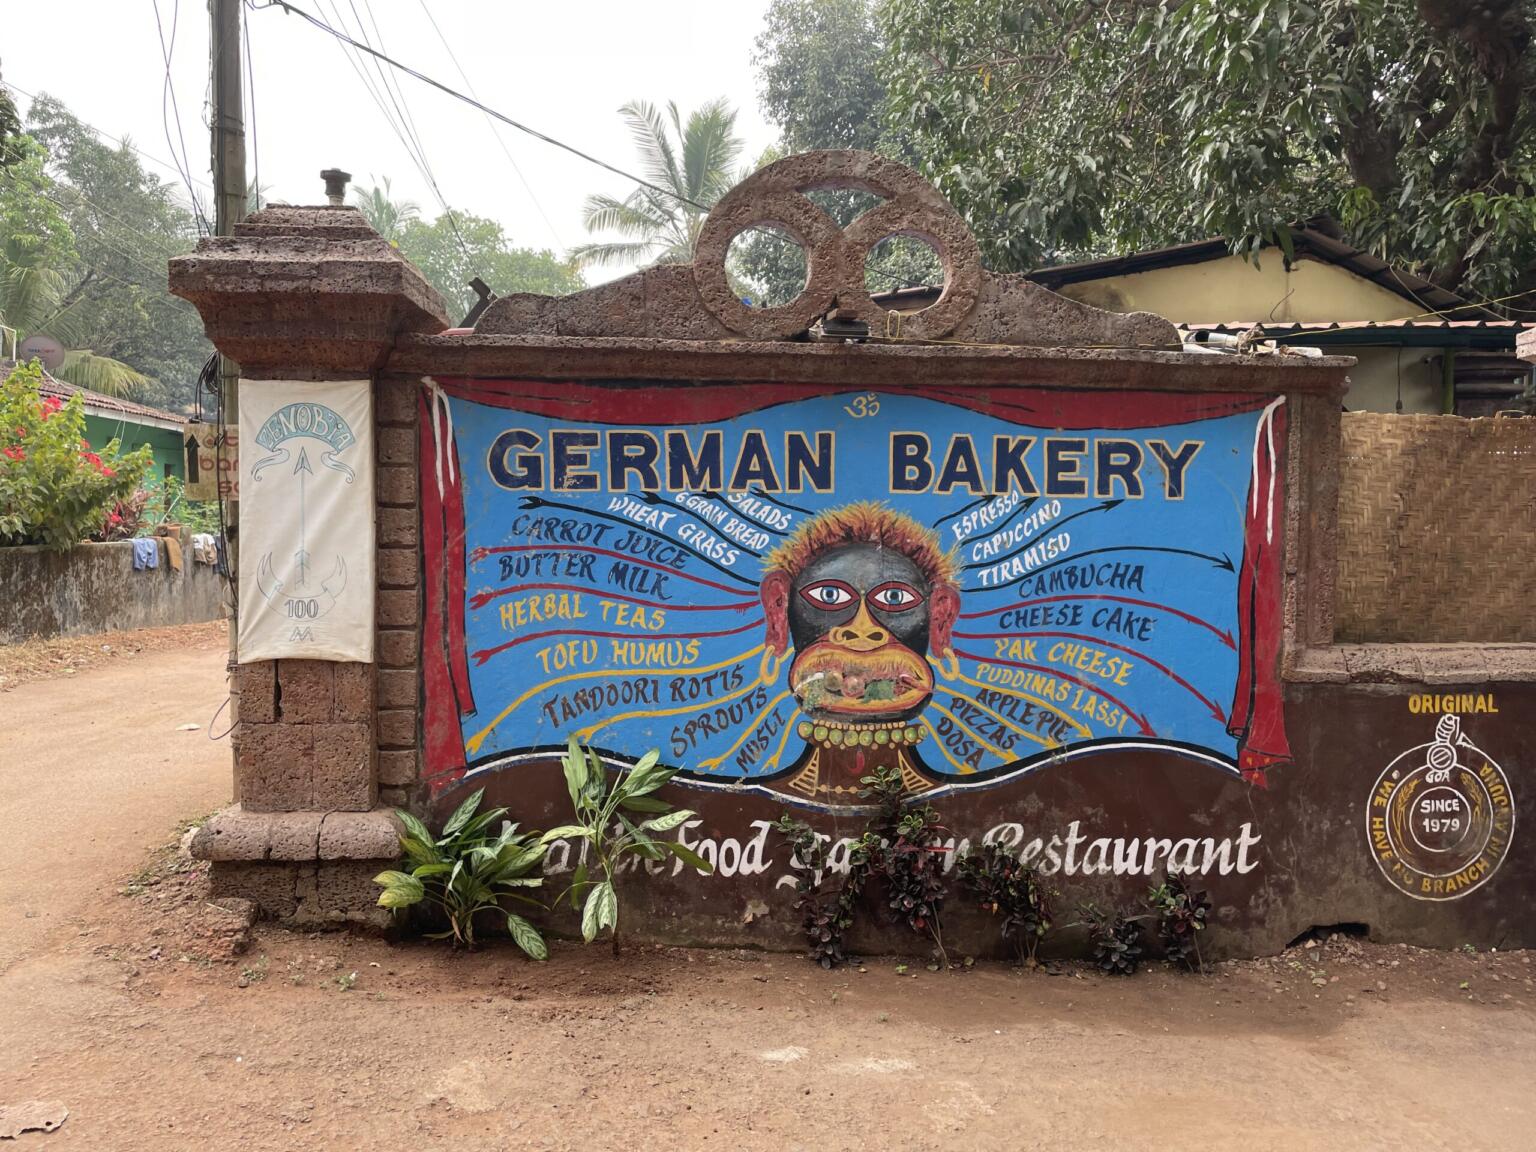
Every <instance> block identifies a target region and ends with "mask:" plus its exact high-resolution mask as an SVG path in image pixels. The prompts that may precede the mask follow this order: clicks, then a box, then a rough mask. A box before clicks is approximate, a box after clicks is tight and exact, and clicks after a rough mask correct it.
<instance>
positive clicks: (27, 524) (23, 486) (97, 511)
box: [0, 362, 153, 550]
mask: <svg viewBox="0 0 1536 1152" xmlns="http://www.w3.org/2000/svg"><path fill="white" fill-rule="evenodd" d="M41 384H42V369H40V368H39V367H38V366H37V364H36V362H33V363H31V364H23V365H20V366H18V367H17V368H15V369H13V370H12V371H11V373H10V374H9V375H8V376H7V377H6V378H5V379H4V380H3V381H0V545H3V544H41V545H44V546H45V547H48V548H56V549H60V550H63V549H66V548H72V547H74V546H75V545H76V544H78V543H80V542H81V541H82V540H85V539H86V538H87V537H89V536H90V535H91V534H92V533H93V532H97V531H99V530H101V529H102V528H103V526H104V525H107V524H109V523H110V520H111V516H112V514H113V510H114V508H115V506H116V505H117V504H118V502H119V501H122V500H126V499H128V498H129V497H130V496H131V495H132V493H133V492H135V491H136V490H137V489H138V488H139V486H140V484H141V483H142V481H143V479H144V475H145V473H146V472H147V471H148V470H149V466H150V464H151V463H152V461H153V453H152V452H151V451H150V449H149V447H148V445H146V446H144V447H142V448H137V449H135V450H134V451H132V452H128V453H124V454H122V455H119V454H118V442H117V441H116V440H113V441H112V442H111V443H109V444H108V445H107V446H106V447H105V448H103V449H102V450H101V452H100V453H99V454H98V453H96V452H94V451H92V450H91V445H90V444H89V443H88V442H87V441H86V439H85V408H84V406H83V401H82V399H81V397H80V395H79V394H78V393H77V394H75V395H74V396H71V397H70V398H69V400H68V401H67V402H66V403H63V404H61V403H59V401H58V400H56V399H54V398H52V397H49V398H48V399H44V398H43V397H42V396H40V395H39V392H38V389H39V387H40V385H41Z"/></svg>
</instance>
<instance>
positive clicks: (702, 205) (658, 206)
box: [571, 97, 742, 266]
mask: <svg viewBox="0 0 1536 1152" xmlns="http://www.w3.org/2000/svg"><path fill="white" fill-rule="evenodd" d="M619 115H621V116H623V117H624V119H625V120H626V121H627V122H628V123H629V131H630V135H631V136H633V137H634V140H635V147H636V148H637V149H638V151H639V153H640V171H641V174H642V175H643V176H644V177H645V179H646V180H647V181H649V182H650V184H652V185H655V187H646V186H645V185H643V184H642V185H637V186H636V187H635V190H634V191H633V192H631V193H630V194H629V195H628V196H626V197H625V198H624V199H623V200H615V199H614V198H613V197H612V196H601V195H598V196H588V197H587V204H586V209H585V211H584V212H583V223H585V224H586V227H587V231H588V232H616V233H618V234H619V235H620V236H622V237H623V239H622V240H606V241H596V242H593V243H591V244H581V245H578V246H577V247H576V248H575V249H573V250H572V251H571V258H572V259H573V260H575V261H576V263H577V264H578V265H579V266H585V265H590V264H597V265H603V264H642V265H643V264H681V263H686V262H687V261H689V260H692V259H693V246H694V243H695V242H696V241H697V240H698V237H699V229H700V227H702V225H703V223H704V217H705V216H706V215H708V214H709V209H710V208H711V207H712V206H713V205H714V203H715V201H717V200H719V199H720V197H721V196H723V195H724V194H725V193H726V191H727V190H728V189H730V187H731V186H732V185H734V184H735V183H736V179H737V173H736V171H735V167H736V161H737V159H738V158H739V157H740V156H741V149H742V143H741V140H740V139H739V138H738V137H737V136H736V135H735V128H736V111H735V109H733V108H731V106H730V105H729V104H727V103H726V102H725V99H724V98H723V97H722V98H721V99H718V100H711V101H710V102H709V103H708V104H705V105H704V106H703V107H702V108H699V109H696V110H695V111H694V112H693V113H692V115H690V116H689V117H688V120H687V122H686V123H684V121H683V116H682V113H681V112H679V111H678V107H677V104H676V103H675V102H672V101H669V102H668V104H667V108H666V113H665V115H663V113H662V112H661V111H660V110H659V109H657V108H656V107H655V105H653V104H650V103H647V102H646V101H644V100H634V101H631V102H630V103H628V104H626V105H624V107H622V108H620V109H619ZM658 189H660V190H658Z"/></svg>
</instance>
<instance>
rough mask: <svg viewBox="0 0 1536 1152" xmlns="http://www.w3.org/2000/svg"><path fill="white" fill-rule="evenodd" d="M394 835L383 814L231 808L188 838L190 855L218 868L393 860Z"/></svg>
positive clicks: (395, 855) (396, 853)
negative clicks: (225, 865)
mask: <svg viewBox="0 0 1536 1152" xmlns="http://www.w3.org/2000/svg"><path fill="white" fill-rule="evenodd" d="M399 837H400V832H399V828H398V827H397V825H396V824H395V819H394V817H393V816H392V815H391V814H390V810H389V809H387V808H375V809H374V810H373V811H371V812H247V811H246V810H245V809H243V808H242V807H241V806H240V805H238V804H235V805H233V806H231V807H229V808H226V809H224V810H223V811H222V812H219V813H217V814H216V815H214V816H213V817H212V818H211V819H210V820H209V821H208V822H207V823H206V824H204V825H203V826H202V827H201V828H199V829H198V830H197V834H196V835H195V836H194V837H193V838H192V855H193V856H194V857H195V858H196V859H198V860H210V861H213V862H215V863H219V862H235V861H241V862H266V861H272V862H283V863H314V862H316V861H319V860H394V859H396V858H398V856H399V855H400V838H399Z"/></svg>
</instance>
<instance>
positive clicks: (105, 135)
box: [0, 80, 213, 192]
mask: <svg viewBox="0 0 1536 1152" xmlns="http://www.w3.org/2000/svg"><path fill="white" fill-rule="evenodd" d="M0 85H3V86H4V87H6V88H9V89H10V90H11V91H12V92H16V93H19V94H20V95H22V96H25V97H26V98H27V99H28V100H31V101H33V102H34V103H35V102H36V101H38V100H41V99H42V97H41V96H39V95H37V94H36V93H34V92H28V91H27V90H26V89H25V88H18V87H17V86H16V85H15V84H12V83H11V82H10V81H9V80H0ZM28 115H31V112H30V111H29V112H28ZM70 115H71V116H74V113H70ZM74 118H75V120H76V121H78V122H79V124H80V126H81V127H82V128H89V129H90V130H91V131H92V132H94V133H95V134H96V135H98V136H100V137H101V138H102V139H103V140H110V141H111V142H112V143H113V144H116V145H117V146H118V147H119V148H126V149H128V151H130V152H135V153H137V154H138V155H140V156H142V157H144V159H146V160H148V161H150V162H151V163H152V164H157V165H159V166H160V167H161V168H164V169H166V170H167V171H170V172H174V173H176V175H177V176H181V175H182V171H181V169H180V168H178V167H177V166H176V165H175V164H172V163H169V162H168V161H166V160H163V159H161V158H160V157H159V156H156V155H154V154H153V153H150V152H146V151H144V149H142V148H140V147H138V146H137V145H135V144H132V143H130V142H129V141H128V140H126V139H124V138H123V137H121V136H114V135H112V133H110V132H103V131H102V130H101V129H100V128H98V127H96V125H94V124H88V123H86V121H84V120H81V119H80V117H78V116H75V117H74ZM193 183H195V184H201V185H202V186H203V187H204V188H206V189H208V191H210V192H212V191H213V185H212V184H209V183H208V182H207V181H206V180H195V179H194V180H193Z"/></svg>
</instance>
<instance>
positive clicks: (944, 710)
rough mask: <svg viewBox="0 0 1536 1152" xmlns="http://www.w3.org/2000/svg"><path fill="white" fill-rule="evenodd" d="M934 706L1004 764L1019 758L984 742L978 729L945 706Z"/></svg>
mask: <svg viewBox="0 0 1536 1152" xmlns="http://www.w3.org/2000/svg"><path fill="white" fill-rule="evenodd" d="M933 706H934V707H935V708H937V709H938V710H939V711H940V712H942V713H944V715H946V716H948V717H949V718H950V719H951V720H953V721H954V722H955V723H956V724H958V725H960V728H961V730H962V731H964V732H965V733H966V734H967V735H969V736H970V737H971V739H973V740H975V741H976V743H978V744H980V745H981V746H982V747H983V748H985V749H986V750H987V751H988V752H990V753H992V755H994V756H996V757H997V758H998V759H999V760H1001V761H1002V762H1003V763H1005V764H1008V763H1011V762H1012V761H1014V760H1017V759H1018V757H1017V756H1011V755H1009V754H1008V753H1007V752H1004V751H1003V750H1002V749H1001V748H999V747H997V745H995V744H988V743H987V742H986V741H985V740H983V739H982V738H981V733H979V732H977V731H976V729H974V728H972V727H971V726H970V725H969V724H967V723H966V722H965V721H964V720H962V719H960V717H958V716H956V715H955V714H954V713H953V712H951V711H950V710H949V709H948V708H946V707H944V705H942V704H940V703H939V702H938V701H937V700H935V701H933Z"/></svg>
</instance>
